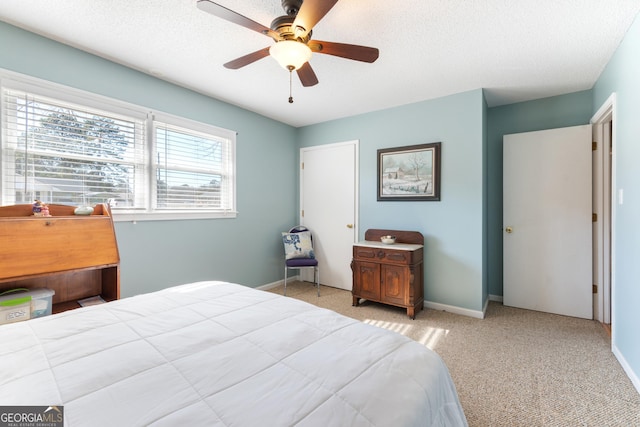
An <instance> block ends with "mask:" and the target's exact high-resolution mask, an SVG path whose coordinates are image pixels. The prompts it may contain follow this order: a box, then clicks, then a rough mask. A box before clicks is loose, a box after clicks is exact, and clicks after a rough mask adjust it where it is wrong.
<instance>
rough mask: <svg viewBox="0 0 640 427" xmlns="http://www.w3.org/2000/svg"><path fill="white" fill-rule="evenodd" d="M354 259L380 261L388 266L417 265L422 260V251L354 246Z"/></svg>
mask: <svg viewBox="0 0 640 427" xmlns="http://www.w3.org/2000/svg"><path fill="white" fill-rule="evenodd" d="M353 258H354V259H356V260H360V261H378V262H384V263H387V264H402V265H410V264H415V263H416V262H417V260H422V249H419V250H415V251H405V250H395V249H386V248H385V249H382V248H374V247H368V246H354V247H353Z"/></svg>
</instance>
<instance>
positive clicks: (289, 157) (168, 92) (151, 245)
mask: <svg viewBox="0 0 640 427" xmlns="http://www.w3.org/2000/svg"><path fill="white" fill-rule="evenodd" d="M0 68H4V69H6V70H10V71H15V72H19V73H23V74H26V75H30V76H34V77H38V78H42V79H45V80H49V81H52V82H55V83H60V84H64V85H67V86H71V87H74V88H78V89H83V90H86V91H89V92H93V93H97V94H101V95H105V96H108V97H111V98H114V99H118V100H122V101H127V102H130V103H133V104H137V105H140V106H144V107H148V108H150V109H154V110H156V111H164V112H166V113H170V114H175V115H178V116H183V117H187V118H190V119H193V120H198V121H201V122H205V123H210V124H213V125H216V126H219V127H223V128H226V129H232V130H235V131H237V132H238V138H237V172H238V175H237V187H238V202H237V207H238V211H239V214H238V217H237V218H236V219H222V220H192V221H146V222H142V221H139V222H138V223H137V224H133V223H130V222H128V223H116V237H117V240H118V246H119V249H120V257H121V292H122V295H123V296H130V295H134V294H138V293H143V292H149V291H153V290H157V289H161V288H164V287H167V286H170V285H175V284H180V283H186V282H188V281H193V280H204V279H221V280H229V281H233V282H237V283H241V284H245V285H248V286H258V285H263V284H265V283H271V282H274V281H277V280H280V279H282V274H283V272H282V267H281V266H282V243H281V241H280V235H279V232H280V231H281V230H285V229H288V228H289V227H290V225H291V224H294V223H295V219H296V210H297V205H296V201H295V194H296V183H297V177H296V168H295V164H296V161H297V160H296V158H297V149H296V139H295V135H296V130H295V129H294V128H292V127H290V126H288V125H284V124H282V123H279V122H276V121H273V120H270V119H267V118H265V117H262V116H259V115H257V114H254V113H251V112H248V111H246V110H243V109H241V108H237V107H234V106H231V105H229V104H226V103H224V102H221V101H217V100H214V99H212V98H209V97H206V96H203V95H199V94H197V93H195V92H192V91H189V90H187V89H183V88H180V87H178V86H175V85H172V84H169V83H166V82H163V81H161V80H158V79H155V78H153V77H150V76H148V75H145V74H142V73H139V72H137V71H134V70H131V69H129V68H126V67H122V66H119V65H117V64H114V63H112V62H109V61H106V60H103V59H101V58H98V57H96V56H93V55H90V54H87V53H85V52H81V51H79V50H76V49H73V48H70V47H68V46H65V45H62V44H60V43H56V42H54V41H51V40H48V39H45V38H42V37H39V36H37V35H35V34H32V33H29V32H26V31H23V30H20V29H18V28H16V27H13V26H10V25H8V24H6V23H2V22H0ZM212 84H215V82H212Z"/></svg>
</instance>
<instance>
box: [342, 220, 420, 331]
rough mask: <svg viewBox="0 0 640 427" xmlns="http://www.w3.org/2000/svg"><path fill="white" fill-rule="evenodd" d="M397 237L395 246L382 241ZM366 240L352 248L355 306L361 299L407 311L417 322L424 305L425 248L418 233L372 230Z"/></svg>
mask: <svg viewBox="0 0 640 427" xmlns="http://www.w3.org/2000/svg"><path fill="white" fill-rule="evenodd" d="M387 235H393V236H396V241H395V243H394V244H392V245H386V244H384V243H382V242H381V241H380V238H381V237H382V236H387ZM364 238H365V240H364V241H361V242H358V243H356V244H354V245H353V260H352V262H351V270H352V271H353V290H352V291H351V293H352V296H353V305H354V306H357V305H358V304H359V303H360V299H361V298H362V299H366V300H369V301H375V302H380V303H384V304H390V305H394V306H397V307H403V308H406V309H407V316H409V317H410V318H412V319H414V318H415V316H416V312H417V311H420V310H422V308H423V305H424V288H423V284H422V283H423V279H422V276H423V267H422V263H423V245H424V237H423V236H422V234H421V233H419V232H417V231H399V230H378V229H369V230H367V231H366V232H365V235H364Z"/></svg>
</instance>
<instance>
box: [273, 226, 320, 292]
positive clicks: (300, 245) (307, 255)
mask: <svg viewBox="0 0 640 427" xmlns="http://www.w3.org/2000/svg"><path fill="white" fill-rule="evenodd" d="M303 232H308V234H307V233H305V234H304V236H305V237H306V236H307V235H308V238H309V242H307V244H306V246H307V247H306V250H304V249H305V242H304V241H301V239H300V238H297V236H296V234H297V233H303ZM282 235H283V239H282V241H283V244H284V246H285V258H286V259H285V261H284V295H287V276H288V274H289V270H290V269H292V270H301V269H303V268H313V279H314V282H315V284H316V287H317V288H318V296H320V271H319V270H318V260H317V259H316V258H315V254H314V252H313V236H312V235H311V231H309V229H308V228H307V227H305V226H302V225H298V226H296V227H293V228H292V229H291V230H289V232H288V233H282ZM301 236H302V235H301ZM308 246H310V248H309V247H308ZM292 248H293V249H292ZM291 250H296V251H297V252H298V254H295V255H294V256H295V257H293V258H288V257H287V256H286V255H287V254H288V253H291Z"/></svg>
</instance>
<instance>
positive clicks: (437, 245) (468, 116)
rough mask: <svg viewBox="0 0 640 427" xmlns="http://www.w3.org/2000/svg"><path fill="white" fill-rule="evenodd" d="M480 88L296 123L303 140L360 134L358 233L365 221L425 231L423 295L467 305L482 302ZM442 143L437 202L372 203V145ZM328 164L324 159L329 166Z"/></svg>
mask: <svg viewBox="0 0 640 427" xmlns="http://www.w3.org/2000/svg"><path fill="white" fill-rule="evenodd" d="M484 108H485V102H484V96H483V93H482V90H474V91H470V92H465V93H461V94H458V95H452V96H448V97H445V98H440V99H435V100H430V101H424V102H418V103H415V104H410V105H405V106H401V107H397V108H391V109H387V110H383V111H378V112H373V113H369V114H363V115H359V116H354V117H349V118H345V119H340V120H335V121H331V122H326V123H321V124H317V125H313V126H307V127H303V128H300V129H299V134H298V139H299V141H300V145H301V147H307V146H315V145H322V144H328V143H335V142H343V141H350V140H356V139H357V140H360V159H359V164H360V176H359V180H360V190H359V191H360V205H359V212H360V224H359V231H360V238H363V236H364V232H365V231H366V230H367V229H369V228H387V229H399V230H416V231H420V232H421V233H422V234H423V235H424V237H425V265H424V266H425V273H424V286H425V299H426V300H427V301H431V302H436V303H439V304H446V305H452V306H457V307H462V308H467V309H469V310H476V311H479V310H482V304H483V297H482V295H483V274H484V273H483V212H482V210H483V162H482V159H483V133H484V131H483V120H484V119H483V115H484V113H483V111H484ZM438 141H440V142H442V152H441V155H442V158H441V161H442V168H441V169H442V177H441V178H442V187H441V201H439V202H378V201H377V200H376V199H377V194H376V185H377V184H376V182H377V181H376V175H377V150H378V149H381V148H390V147H398V146H405V145H415V144H424V143H429V142H438ZM329 167H330V166H329Z"/></svg>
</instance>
